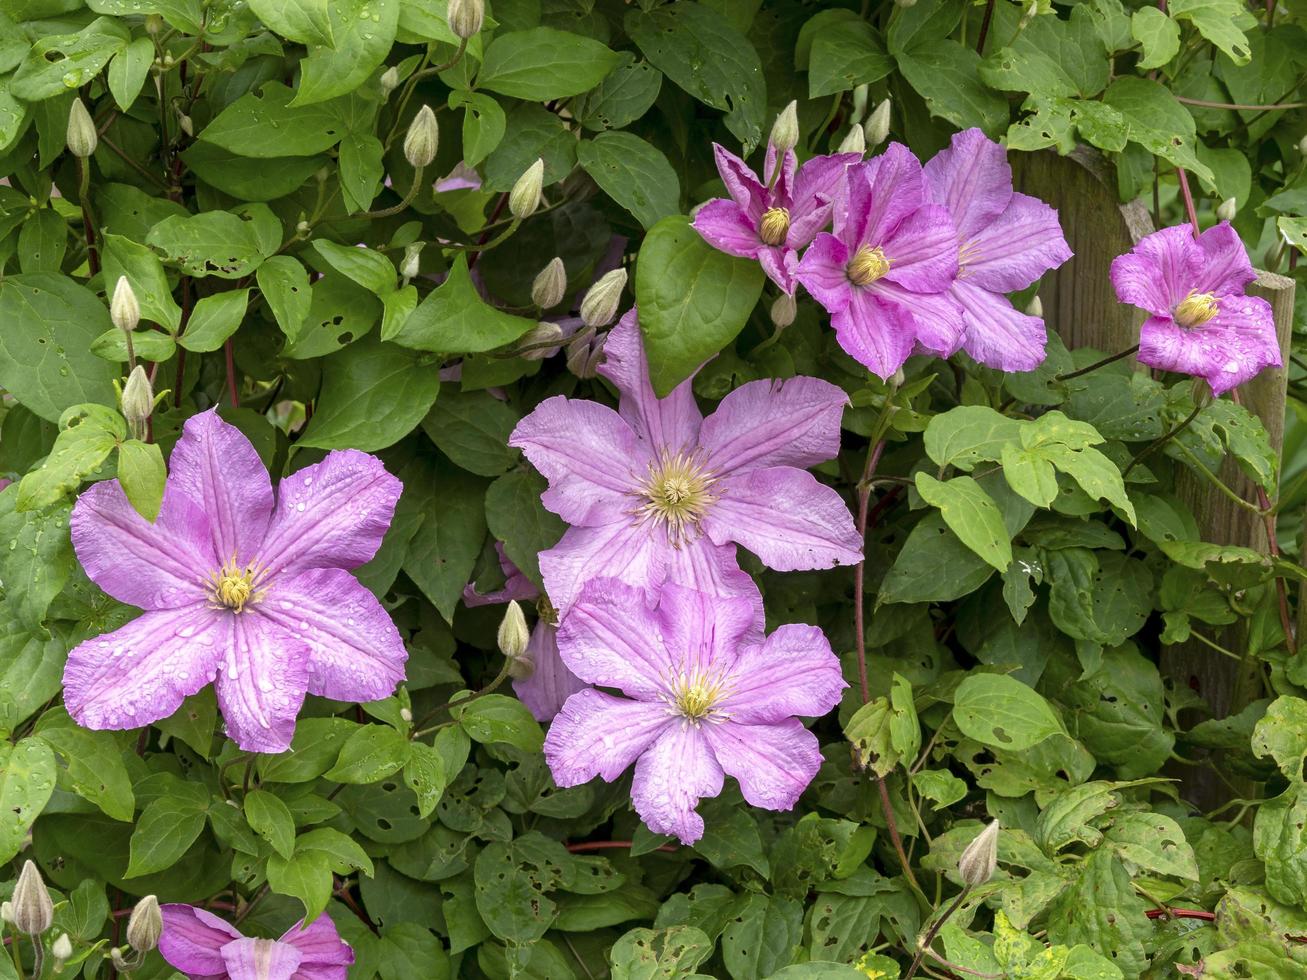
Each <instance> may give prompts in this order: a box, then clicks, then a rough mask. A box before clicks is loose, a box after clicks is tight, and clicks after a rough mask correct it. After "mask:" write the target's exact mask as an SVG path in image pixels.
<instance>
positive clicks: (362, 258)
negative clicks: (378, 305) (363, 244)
mask: <svg viewBox="0 0 1307 980" xmlns="http://www.w3.org/2000/svg"><path fill="white" fill-rule="evenodd" d="M313 248H314V249H315V250H316V251H317V253H318V254H319V255H321V256H322V257H323V258H324V259H325V260H326V261H327V264H329V265H330V266H331V267H332V268H333V269H335V270H336V271H337V272H339V273H340V274H341V275H343V276H346V277H348V278H349V279H352V280H353V281H354V282H356V283H358V284H359V285H360V286H362V287H363V288H364V289H366V290H368V291H369V292H372V293H375V294H376V295H377V296H384V295H385V294H386V293H393V292H394V291H395V279H396V274H395V267H394V266H393V265H391V264H390V259H388V258H386V257H385V256H384V255H382V254H381V253H380V252H374V251H373V250H372V249H370V248H346V247H345V246H344V245H337V244H336V243H335V242H332V241H327V240H326V239H325V238H319V239H317V240H315V241H314V243H313Z"/></svg>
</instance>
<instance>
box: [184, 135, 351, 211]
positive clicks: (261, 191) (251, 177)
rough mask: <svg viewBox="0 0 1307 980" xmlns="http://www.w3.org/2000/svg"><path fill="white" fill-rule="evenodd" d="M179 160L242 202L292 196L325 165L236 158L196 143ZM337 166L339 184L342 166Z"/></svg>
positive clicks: (323, 160)
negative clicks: (339, 173)
mask: <svg viewBox="0 0 1307 980" xmlns="http://www.w3.org/2000/svg"><path fill="white" fill-rule="evenodd" d="M342 155H343V151H342ZM182 160H183V161H184V162H185V164H186V166H187V167H189V168H190V169H191V170H192V171H194V173H195V175H196V176H197V177H199V178H200V180H201V181H202V182H203V183H205V184H208V185H209V186H210V187H215V188H217V189H218V190H220V191H222V192H223V193H224V194H230V195H231V196H232V197H237V198H240V199H241V200H245V201H273V200H276V199H277V198H279V197H285V196H286V195H287V194H292V193H294V192H295V191H296V190H298V189H299V188H300V187H302V186H303V185H304V182H305V181H306V180H308V179H309V178H310V177H312V176H313V175H314V174H315V173H317V172H318V171H319V170H321V169H322V167H323V166H325V165H326V164H327V163H328V159H327V157H325V156H304V157H300V156H295V157H272V158H267V157H263V158H260V157H243V156H237V155H236V154H235V153H232V152H230V151H228V150H224V149H223V148H222V147H220V146H216V145H215V144H213V143H204V142H199V141H197V142H195V143H192V144H191V145H190V146H188V147H187V148H186V150H185V151H184V152H183V153H182ZM341 167H342V174H341V180H342V182H343V181H344V179H345V177H344V172H343V168H344V163H342V164H341Z"/></svg>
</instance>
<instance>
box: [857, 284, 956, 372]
mask: <svg viewBox="0 0 1307 980" xmlns="http://www.w3.org/2000/svg"><path fill="white" fill-rule="evenodd" d="M873 288H874V290H875V292H876V293H877V294H878V295H879V296H880V297H881V299H882V300H888V301H889V302H890V303H892V304H894V305H896V306H897V307H898V308H899V309H900V310H906V311H907V313H908V315H909V317H910V320H911V323H912V333H913V337H914V338H915V340H916V348H917V350H918V351H925V352H927V353H930V354H935V355H937V356H939V357H948V356H949V355H950V354H953V353H954V352H956V351H957V349H958V348H959V347H961V346H962V338H963V335H964V333H965V331H966V321H965V319H964V318H963V313H962V307H961V306H959V305H958V303H957V301H956V300H955V299H953V297H952V295H951V294H950V293H947V292H944V293H914V292H910V291H908V290H906V289H903V288H902V287H901V286H899V285H898V284H897V283H892V282H888V281H881V282H878V283H876V284H875V286H874V287H873Z"/></svg>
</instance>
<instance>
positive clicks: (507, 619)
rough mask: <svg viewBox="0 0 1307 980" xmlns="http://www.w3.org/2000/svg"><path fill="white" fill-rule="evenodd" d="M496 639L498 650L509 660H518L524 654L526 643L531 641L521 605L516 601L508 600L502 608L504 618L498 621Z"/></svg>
mask: <svg viewBox="0 0 1307 980" xmlns="http://www.w3.org/2000/svg"><path fill="white" fill-rule="evenodd" d="M496 639H497V641H498V643H499V652H500V653H502V654H503V655H504V656H505V657H507V658H508V659H509V660H520V659H521V658H522V657H523V656H525V654H526V647H527V644H528V643H530V642H531V631H530V630H529V629H527V626H526V617H525V616H524V615H522V607H521V606H519V605H518V604H517V603H516V602H510V603H509V604H508V605H507V606H506V607H505V608H504V618H503V619H502V620H500V622H499V633H498V635H497V637H496Z"/></svg>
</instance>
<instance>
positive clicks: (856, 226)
mask: <svg viewBox="0 0 1307 980" xmlns="http://www.w3.org/2000/svg"><path fill="white" fill-rule="evenodd" d="M834 214H835V226H834V234H828V233H825V232H823V233H822V234H820V235H818V236H817V238H816V240H815V241H813V243H812V246H811V247H810V248H809V249H808V250H807V251H806V252H804V253H803V259H802V260H801V261H800V262H799V269H798V272H797V276H798V279H799V282H801V283H803V286H804V288H805V289H807V290H808V292H810V293H811V294H812V295H813V297H814V298H815V299H816V300H817V302H819V303H820V304H821V305H822V306H824V307H826V309H827V311H828V312H829V313H830V314H831V325H832V326H833V327H834V328H835V336H836V339H837V340H838V341H839V343H840V346H841V347H843V348H844V350H845V351H846V352H847V353H848V354H849V356H850V357H852V358H853V359H854V360H856V361H858V362H859V363H861V364H862V365H864V366H865V367H866V368H868V369H869V370H870V371H871V372H872V373H874V374H876V375H878V376H879V377H881V378H888V377H889V376H890V375H892V374H893V373H894V372H895V371H897V370H898V369H899V368H900V367H902V366H903V362H904V361H906V360H907V359H908V356H909V355H910V354H912V353H913V352H914V351H921V352H925V353H931V354H938V355H940V356H942V357H947V356H948V355H950V354H952V353H953V352H954V351H955V350H957V348H958V345H959V344H960V343H961V342H962V332H963V318H962V308H961V307H960V306H958V304H957V301H956V300H954V299H953V298H952V297H951V296H950V295H949V289H950V287H951V286H952V285H953V279H954V277H956V276H957V273H958V239H957V230H956V229H955V228H954V227H953V222H952V220H951V219H950V218H949V214H948V211H946V210H945V209H944V208H942V207H940V206H939V205H938V204H931V203H930V201H929V199H928V197H927V194H926V181H925V178H924V177H923V175H922V172H921V164H920V163H919V162H918V160H917V158H916V157H914V156H913V155H912V152H911V151H910V150H909V149H908V148H907V147H906V146H904V145H902V144H901V143H891V144H890V146H889V148H888V149H887V150H886V151H885V152H884V153H883V154H881V155H880V156H878V157H875V158H873V159H871V160H868V161H867V162H866V163H863V164H860V165H858V166H856V167H851V168H850V169H849V171H848V191H847V203H844V202H841V205H840V206H837V207H836V208H835V212H834Z"/></svg>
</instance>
